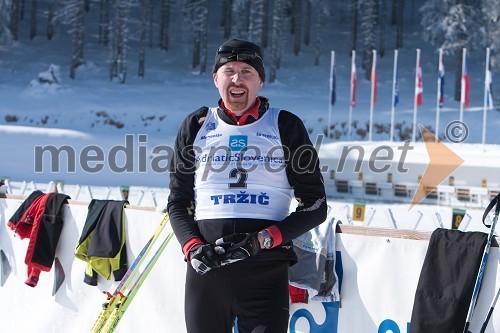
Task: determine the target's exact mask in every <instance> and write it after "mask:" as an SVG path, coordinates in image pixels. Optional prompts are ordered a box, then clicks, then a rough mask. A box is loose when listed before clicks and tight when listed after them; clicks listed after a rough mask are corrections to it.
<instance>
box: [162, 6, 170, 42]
mask: <svg viewBox="0 0 500 333" xmlns="http://www.w3.org/2000/svg"><path fill="white" fill-rule="evenodd" d="M169 25H170V0H162V2H161V20H160V48H161V49H162V50H165V51H166V50H168V40H169V36H168V28H169Z"/></svg>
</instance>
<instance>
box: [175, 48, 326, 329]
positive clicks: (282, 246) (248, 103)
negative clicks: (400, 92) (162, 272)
mask: <svg viewBox="0 0 500 333" xmlns="http://www.w3.org/2000/svg"><path fill="white" fill-rule="evenodd" d="M213 79H214V84H215V86H216V87H217V89H218V91H219V94H220V96H221V99H220V100H219V102H218V106H217V107H212V108H208V107H201V108H200V109H198V110H196V111H195V112H193V113H191V114H189V115H188V116H187V117H186V119H185V120H184V122H183V123H182V125H181V127H180V129H179V132H178V135H177V138H176V142H175V146H176V147H175V156H174V158H173V160H172V163H171V173H170V196H169V199H168V213H169V216H170V222H171V224H172V227H173V229H174V232H175V235H176V237H177V239H178V241H179V242H180V244H181V246H182V250H183V253H184V255H185V258H186V260H187V262H188V267H187V273H186V290H185V319H186V327H187V331H188V332H189V333H226V332H227V333H229V332H232V327H233V324H234V323H235V318H237V320H236V325H237V328H238V331H239V332H240V333H250V332H252V333H263V332H273V333H282V332H286V331H287V328H288V317H289V309H288V308H289V296H288V267H289V266H290V265H291V264H294V263H295V262H296V260H297V258H296V256H295V253H294V252H293V249H292V242H291V241H292V239H294V238H295V237H297V236H299V235H301V234H303V233H304V232H306V231H308V230H310V229H312V228H314V227H315V226H316V225H318V224H320V223H322V222H323V221H324V220H325V219H326V212H327V204H326V197H325V188H324V184H323V179H322V176H321V173H320V170H319V161H318V155H317V152H316V150H315V149H314V147H313V146H312V144H311V141H310V139H309V136H308V133H307V131H306V129H305V127H304V124H303V123H302V121H301V120H300V118H298V117H297V116H295V115H294V114H292V113H290V112H288V111H285V110H280V109H277V108H270V107H269V102H268V99H267V98H265V97H261V96H258V92H259V90H260V89H261V88H262V85H263V83H264V80H265V69H264V62H263V56H262V50H261V48H260V47H259V46H258V45H256V44H254V43H252V42H249V41H245V40H239V39H233V40H229V41H227V42H225V43H223V44H222V45H221V46H220V47H219V49H218V50H217V53H216V55H215V64H214V67H213ZM293 197H295V198H296V199H297V201H298V207H297V208H296V210H295V211H293V212H290V205H291V201H292V198H293Z"/></svg>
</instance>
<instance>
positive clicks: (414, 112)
mask: <svg viewBox="0 0 500 333" xmlns="http://www.w3.org/2000/svg"><path fill="white" fill-rule="evenodd" d="M419 63H420V49H417V64H416V65H415V96H414V99H413V131H412V135H411V141H412V142H415V137H416V134H417V96H418V93H417V89H418V64H419Z"/></svg>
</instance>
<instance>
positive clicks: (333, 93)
mask: <svg viewBox="0 0 500 333" xmlns="http://www.w3.org/2000/svg"><path fill="white" fill-rule="evenodd" d="M334 59H335V58H334V55H332V66H331V67H332V68H331V71H332V75H331V77H330V90H331V96H330V104H331V105H332V106H333V105H335V102H336V101H337V78H336V73H335V71H336V70H335V60H334Z"/></svg>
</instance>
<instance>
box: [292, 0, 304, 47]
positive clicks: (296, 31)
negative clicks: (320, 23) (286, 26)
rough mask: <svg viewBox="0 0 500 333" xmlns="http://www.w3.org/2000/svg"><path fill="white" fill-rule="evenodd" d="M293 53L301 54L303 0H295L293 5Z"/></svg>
mask: <svg viewBox="0 0 500 333" xmlns="http://www.w3.org/2000/svg"><path fill="white" fill-rule="evenodd" d="M292 15H293V35H294V43H293V53H294V54H295V55H299V53H300V46H301V42H302V1H301V0H294V5H293V14H292Z"/></svg>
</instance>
